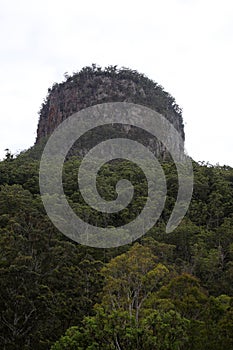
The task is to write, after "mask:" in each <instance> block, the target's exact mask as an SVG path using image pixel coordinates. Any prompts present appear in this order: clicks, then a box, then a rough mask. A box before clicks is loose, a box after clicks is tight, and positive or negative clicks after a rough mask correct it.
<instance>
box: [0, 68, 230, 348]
mask: <svg viewBox="0 0 233 350" xmlns="http://www.w3.org/2000/svg"><path fill="white" fill-rule="evenodd" d="M109 74H111V72H110V73H109ZM68 79H69V78H68ZM39 153H40V150H38V151H37V150H35V151H34V153H31V154H30V152H24V153H22V154H20V155H19V156H18V157H16V158H11V159H10V160H8V159H5V160H4V161H2V162H0V288H1V298H0V334H1V336H0V347H1V348H2V349H7V350H8V349H9V350H11V349H12V350H13V349H14V350H15V349H16V350H17V349H20V350H29V349H38V350H45V349H49V348H51V346H52V349H53V350H60V349H67V350H68V349H71V350H72V349H74V350H76V349H80V350H81V349H89V350H90V349H118V350H119V349H134V350H135V349H145V350H147V349H148V350H149V349H161V350H166V349H167V350H170V349H180V350H182V349H190V350H212V349H218V350H221V349H233V338H232V334H233V330H232V324H233V318H232V315H233V301H232V300H233V299H232V297H233V235H232V232H233V231H232V228H233V212H232V204H233V203H232V201H233V169H232V168H230V167H218V166H217V167H214V166H210V165H208V164H202V165H199V164H196V163H194V164H193V165H194V173H195V185H194V194H193V198H192V202H191V205H190V208H189V211H188V213H187V215H186V217H185V218H184V220H183V221H182V223H181V224H180V226H179V227H178V228H177V229H176V230H175V231H174V232H172V233H171V234H166V232H165V225H166V222H167V220H168V218H169V216H170V213H171V210H172V208H173V204H174V201H175V200H176V195H177V173H176V169H175V166H174V164H172V163H169V162H164V163H163V164H162V166H163V168H164V170H165V173H166V178H167V184H168V197H167V201H166V206H165V209H164V211H163V213H162V216H161V219H160V220H159V222H158V224H157V225H156V226H155V227H153V228H152V229H151V230H150V232H148V233H147V234H146V236H145V237H142V238H141V239H139V240H138V242H136V243H135V244H134V245H132V246H124V247H119V248H115V249H103V250H100V249H92V248H89V247H84V246H80V245H78V244H76V243H74V242H72V241H70V240H68V239H67V238H66V237H64V236H63V235H62V234H61V233H59V232H58V231H57V230H56V228H55V227H54V226H53V225H52V223H51V222H50V220H49V219H48V218H47V216H46V214H45V212H44V208H43V205H42V202H41V198H40V193H39V186H38V169H39V161H38V160H37V159H36V158H37V157H38V155H39ZM79 164H80V160H78V159H76V158H70V159H69V160H68V161H67V162H66V164H65V166H64V171H63V182H64V189H65V193H66V195H67V198H68V201H69V202H70V204H71V206H72V207H73V209H74V210H75V211H76V212H77V213H79V214H80V215H82V217H83V218H84V219H85V220H90V222H93V223H96V224H98V225H102V226H106V225H113V226H114V225H118V226H120V225H121V224H122V223H125V222H127V221H131V220H132V219H133V218H134V217H135V216H137V213H138V212H140V210H141V208H142V207H143V205H144V202H145V198H146V195H147V193H146V188H147V183H146V180H145V177H144V176H143V173H142V172H141V171H140V169H138V168H137V167H135V166H132V165H131V164H130V163H129V162H122V161H119V162H118V161H117V162H112V163H108V164H106V165H105V166H104V167H103V168H102V169H100V172H99V176H98V179H97V187H98V189H99V192H100V193H101V195H102V196H103V197H104V198H105V199H106V200H108V199H114V198H115V196H116V192H115V188H116V183H117V181H118V180H119V179H121V178H127V179H129V180H130V181H132V183H133V185H134V188H135V196H134V198H133V201H132V203H130V205H129V206H128V207H127V208H126V210H124V211H122V212H121V213H118V214H117V215H116V214H114V215H109V216H106V217H105V216H101V215H100V214H99V213H98V212H96V211H94V210H92V209H91V208H89V207H88V206H87V205H86V204H85V203H84V202H83V200H82V198H81V195H80V192H79V188H78V185H77V172H78V167H79Z"/></svg>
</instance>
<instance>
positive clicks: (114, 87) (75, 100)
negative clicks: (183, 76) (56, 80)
mask: <svg viewBox="0 0 233 350" xmlns="http://www.w3.org/2000/svg"><path fill="white" fill-rule="evenodd" d="M123 101H124V102H133V103H136V104H140V105H144V106H147V107H150V108H152V109H154V110H156V111H157V112H159V113H161V114H162V115H163V116H165V117H166V118H167V119H168V120H169V121H170V122H171V123H172V124H173V125H174V127H175V128H176V129H177V131H178V132H179V133H180V135H181V137H182V139H183V140H184V126H183V120H182V114H181V110H180V108H179V106H178V105H177V104H176V103H175V100H174V98H173V97H172V96H171V95H170V94H168V93H167V92H165V91H164V90H163V88H162V87H161V86H159V85H158V84H157V83H155V82H153V81H151V80H150V79H148V78H147V77H145V76H144V75H142V74H139V73H138V72H136V71H132V70H129V69H125V68H122V69H120V70H118V69H117V68H116V66H114V67H113V66H110V67H107V68H105V69H104V70H102V69H101V68H99V67H96V66H95V65H93V66H92V67H85V68H83V69H82V70H81V71H80V72H78V73H75V74H73V76H66V81H65V82H62V83H60V84H54V85H53V87H52V88H51V89H49V90H48V96H47V98H46V100H45V102H44V103H43V104H42V107H41V110H40V118H39V123H38V129H37V138H36V143H40V141H41V140H44V139H45V138H47V137H48V136H49V135H51V133H52V132H53V130H54V129H55V128H56V127H57V126H58V125H59V124H60V123H61V122H62V121H63V120H65V119H66V118H68V117H69V116H71V115H72V114H73V113H75V112H78V111H80V110H81V109H84V108H86V107H90V106H93V105H96V104H100V103H104V102H123ZM104 128H105V129H104ZM112 131H113V130H111V128H108V127H103V130H102V131H101V130H99V131H98V132H97V133H96V134H95V136H93V134H92V135H91V137H90V134H89V135H88V134H87V135H86V136H85V137H83V139H82V140H80V141H79V142H78V143H77V145H76V148H77V149H79V153H80V154H84V153H86V151H87V150H88V149H89V148H91V147H93V145H94V144H96V143H97V141H98V140H99V139H100V134H102V136H103V137H104V139H106V138H111V135H110V134H111V132H112ZM113 134H114V137H116V136H119V135H121V136H122V134H127V137H130V138H132V139H136V140H138V139H139V140H140V141H141V142H143V143H144V144H145V145H147V146H149V148H150V149H151V150H152V151H153V152H154V153H155V154H156V155H160V156H162V157H164V156H165V155H166V150H165V148H164V146H163V145H162V144H161V143H160V142H158V141H157V140H156V139H155V138H153V137H151V135H150V134H148V133H146V132H143V131H142V130H138V129H136V128H134V127H130V126H128V125H127V126H118V128H116V129H115V130H114V131H113ZM84 141H85V142H84ZM84 144H85V146H83V145H84Z"/></svg>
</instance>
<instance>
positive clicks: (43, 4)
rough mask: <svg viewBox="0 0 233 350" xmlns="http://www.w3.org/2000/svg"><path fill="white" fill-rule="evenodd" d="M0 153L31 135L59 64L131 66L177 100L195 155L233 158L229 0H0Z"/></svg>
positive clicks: (232, 8)
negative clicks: (181, 109)
mask: <svg viewBox="0 0 233 350" xmlns="http://www.w3.org/2000/svg"><path fill="white" fill-rule="evenodd" d="M0 60H1V63H0V74H1V75H0V76H1V79H0V96H1V113H0V159H1V158H2V157H3V156H4V154H5V152H4V149H5V148H9V149H10V150H11V151H12V152H13V153H15V152H17V151H20V150H23V149H26V148H28V147H30V146H32V145H33V143H34V140H35V137H36V128H37V123H38V117H39V116H38V113H37V112H38V111H39V108H40V105H41V103H42V101H43V99H44V98H45V96H46V94H47V89H48V87H50V86H51V85H52V84H53V83H54V82H61V81H62V80H63V74H64V73H65V72H68V73H69V74H72V72H74V71H78V70H80V69H81V68H82V67H83V66H86V65H90V64H92V63H97V64H99V65H101V66H106V65H109V64H111V65H118V66H125V67H129V68H131V69H136V70H138V71H139V72H140V73H145V74H146V75H147V76H148V77H149V78H151V79H153V80H155V81H156V82H157V83H159V84H160V85H162V86H163V87H164V88H165V90H166V91H168V92H169V93H171V94H172V95H173V96H174V97H175V99H176V101H177V103H178V104H179V105H180V107H182V108H183V118H184V122H185V134H186V149H187V151H188V153H189V155H190V156H191V157H192V158H193V159H194V160H197V161H198V160H201V161H202V160H204V161H209V162H210V163H211V164H216V163H219V164H221V165H223V164H227V165H231V166H233V137H232V128H233V111H232V105H233V98H232V92H233V91H232V90H233V89H232V84H233V1H232V0H221V1H220V0H218V1H216V0H152V1H150V0H144V1H136V0H134V1H130V0H128V1H127V0H124V1H122V0H117V1H111V0H108V1H107V0H98V1H95V0H93V1H90V0H85V1H84V0H83V1H78V0H75V1H73V0H66V1H59V0H56V1H55V0H47V1H45V0H38V1H33V0H30V1H28V0H20V1H18V0H0Z"/></svg>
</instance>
